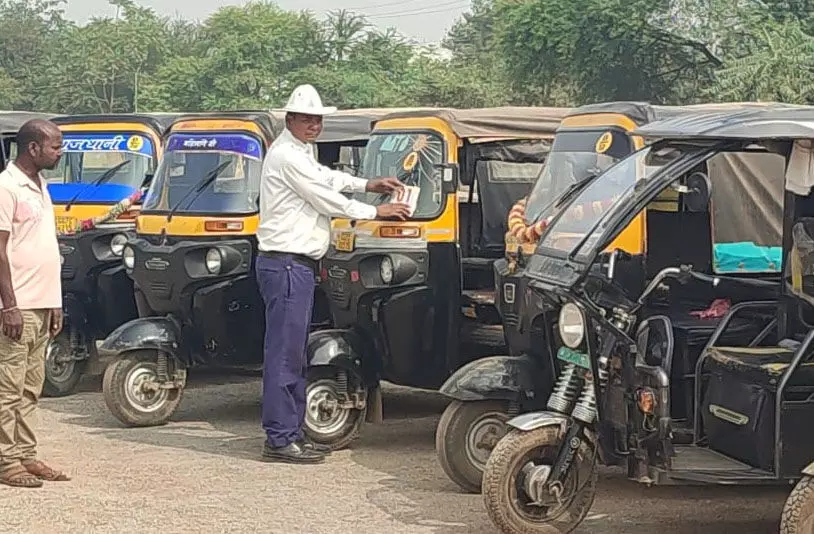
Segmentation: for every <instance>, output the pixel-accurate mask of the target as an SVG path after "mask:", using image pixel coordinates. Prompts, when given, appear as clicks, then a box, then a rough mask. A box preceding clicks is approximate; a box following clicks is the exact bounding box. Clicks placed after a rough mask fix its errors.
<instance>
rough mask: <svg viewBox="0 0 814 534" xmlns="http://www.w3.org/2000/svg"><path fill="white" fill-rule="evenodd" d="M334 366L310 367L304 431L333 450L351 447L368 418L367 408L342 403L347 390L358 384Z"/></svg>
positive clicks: (310, 437)
mask: <svg viewBox="0 0 814 534" xmlns="http://www.w3.org/2000/svg"><path fill="white" fill-rule="evenodd" d="M341 373H348V372H347V371H343V370H341V369H337V368H333V367H314V368H311V369H309V370H308V383H307V386H306V390H305V425H304V428H303V430H304V432H305V434H306V435H307V436H308V438H309V439H311V440H312V441H314V442H316V443H319V444H321V445H326V446H328V447H330V448H331V449H332V450H339V449H343V448H345V447H347V446H348V445H350V443H351V442H352V441H353V440H355V439H356V438H357V437H358V435H359V429H360V428H361V427H362V423H364V421H365V412H366V408H364V409H361V410H360V409H357V408H349V407H343V406H340V404H341V403H342V402H343V397H344V395H343V390H345V389H347V388H348V387H352V388H353V387H355V386H353V385H351V384H352V382H349V381H348V379H347V374H345V376H344V377H342V376H341Z"/></svg>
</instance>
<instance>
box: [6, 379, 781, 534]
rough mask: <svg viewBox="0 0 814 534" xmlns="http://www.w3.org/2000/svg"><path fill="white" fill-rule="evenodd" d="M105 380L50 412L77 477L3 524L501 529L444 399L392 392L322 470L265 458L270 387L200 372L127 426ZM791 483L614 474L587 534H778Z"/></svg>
mask: <svg viewBox="0 0 814 534" xmlns="http://www.w3.org/2000/svg"><path fill="white" fill-rule="evenodd" d="M99 382H100V381H99V380H89V381H88V382H87V384H85V385H84V387H83V390H82V392H80V393H78V394H76V395H74V396H72V397H68V398H64V399H46V400H44V401H43V403H42V407H43V409H42V410H41V412H40V414H41V415H40V428H41V431H40V439H41V441H42V455H43V457H44V459H46V460H48V461H50V462H52V463H54V464H55V465H57V466H58V467H60V468H64V469H66V470H68V471H69V472H70V473H71V474H72V475H73V477H74V480H73V481H72V482H69V483H63V484H50V485H48V486H46V487H45V488H44V489H41V490H16V489H10V488H3V487H0V518H1V520H0V532H3V533H5V532H8V533H48V534H58V533H62V532H65V533H79V532H82V533H84V532H94V533H106V532H115V533H129V532H139V533H153V532H162V533H185V532H241V533H242V532H264V533H275V534H276V533H279V534H284V533H285V534H288V533H308V534H322V533H325V534H343V533H348V534H351V533H352V534H360V533H368V532H369V533H376V534H379V533H382V532H386V533H388V534H396V533H411V534H424V533H427V534H429V533H434V534H436V533H444V534H487V533H489V534H494V533H495V530H494V529H493V528H492V526H491V524H490V522H489V519H488V517H487V516H486V514H485V512H484V508H483V504H482V502H481V497H480V496H478V495H466V494H462V493H460V491H459V490H458V489H457V486H455V485H454V484H453V483H451V482H450V481H449V480H448V479H447V478H446V476H445V475H444V473H443V471H442V470H441V468H440V467H439V466H438V464H437V462H436V459H435V452H434V432H435V426H436V424H437V422H438V418H439V416H440V413H441V412H442V411H443V408H444V404H445V403H444V400H443V399H442V398H440V397H439V396H437V395H434V394H430V393H426V392H416V391H411V390H406V389H401V388H388V389H387V390H386V391H385V397H384V399H385V424H383V425H380V426H367V427H365V428H364V429H363V433H362V437H361V438H360V439H359V440H358V441H356V442H355V443H354V445H353V446H352V448H351V449H350V450H346V451H341V452H338V453H334V455H333V456H331V457H330V458H329V459H328V461H327V462H326V463H325V464H323V465H318V466H287V465H280V464H266V463H262V462H259V461H258V457H259V453H260V449H261V447H262V443H263V437H262V433H261V429H260V426H259V416H260V402H259V394H260V382H259V380H257V379H255V378H247V377H241V378H230V379H228V380H227V379H218V378H217V377H211V376H210V377H203V378H201V377H197V378H195V379H194V380H193V381H192V383H191V384H190V387H189V389H188V390H187V391H186V393H185V397H184V400H183V402H182V405H181V408H180V409H179V411H178V413H177V414H176V416H175V418H174V422H172V423H171V424H169V425H167V426H164V427H160V428H146V429H124V428H121V426H120V425H119V424H118V422H117V421H116V420H115V419H114V418H113V416H112V415H110V413H109V412H108V411H107V408H106V407H105V405H104V401H103V399H102V395H101V393H99V392H98V390H99V387H100V386H99ZM788 491H789V488H720V487H715V488H708V487H700V488H699V487H693V488H686V487H685V488H675V487H673V488H645V487H642V486H639V485H636V484H634V483H632V482H628V481H627V480H625V479H624V477H623V476H622V475H621V474H620V473H619V472H616V471H611V470H603V472H602V476H601V480H600V484H599V494H598V496H597V499H596V502H595V504H594V507H593V509H592V510H591V514H590V515H589V518H588V520H587V521H586V522H585V523H584V525H583V527H582V528H581V529H580V530H579V533H580V534H610V533H624V534H653V533H658V534H728V533H733V534H772V533H777V531H778V528H777V524H778V522H779V517H780V510H781V508H782V505H783V501H784V500H785V498H786V496H787V494H788Z"/></svg>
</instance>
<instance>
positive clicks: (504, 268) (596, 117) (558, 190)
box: [436, 102, 757, 493]
mask: <svg viewBox="0 0 814 534" xmlns="http://www.w3.org/2000/svg"><path fill="white" fill-rule="evenodd" d="M751 105H752V104H750V103H737V104H702V105H694V106H682V107H676V106H653V105H650V104H647V103H642V102H608V103H603V104H591V105H587V106H582V107H579V108H576V109H574V110H572V111H571V112H570V113H569V114H568V115H567V116H566V117H565V118H564V119H563V121H562V124H561V125H560V127H559V128H558V129H557V133H556V135H555V137H554V144H553V145H552V147H551V153H550V155H549V158H548V162H547V163H546V166H545V169H544V171H543V173H542V174H541V175H540V176H539V177H538V179H537V181H536V183H535V185H534V187H533V189H532V191H531V192H530V194H529V195H528V196H527V197H524V198H523V199H521V200H520V201H518V202H517V203H516V204H515V205H514V207H513V208H512V210H511V211H510V213H509V220H508V226H509V229H508V232H507V234H506V255H505V257H504V258H501V259H499V260H498V261H496V262H495V264H494V277H495V295H496V303H497V306H498V310H499V311H500V316H501V320H502V323H503V328H504V332H505V333H506V339H507V344H508V349H509V350H508V354H505V355H498V356H491V357H487V358H482V359H479V360H476V361H473V362H471V363H470V364H468V365H466V366H464V367H462V368H461V369H459V370H458V371H457V372H455V373H454V374H453V375H452V376H451V377H450V378H449V380H447V381H446V382H445V383H444V385H443V386H442V387H441V393H443V394H444V395H445V396H447V397H449V398H450V399H451V400H452V402H451V403H450V404H449V405H448V407H447V409H446V410H445V412H444V414H443V416H442V417H441V419H440V421H439V423H438V428H437V431H436V453H437V455H438V460H439V463H440V464H441V466H442V468H443V469H444V472H445V473H446V474H447V476H449V478H450V479H451V480H452V481H454V482H455V483H456V484H458V485H459V486H460V487H461V488H462V489H464V490H466V491H468V492H472V493H477V492H480V489H481V479H482V476H483V468H484V466H485V465H486V460H487V459H488V458H489V454H490V453H491V450H492V448H494V446H495V444H497V442H498V440H499V439H500V438H501V437H502V436H503V434H504V433H505V432H506V426H505V425H506V421H508V420H509V419H510V418H511V417H512V416H514V415H517V414H519V413H523V412H526V411H531V410H535V409H541V408H544V403H545V401H546V399H547V398H548V395H549V394H550V393H551V388H552V387H553V385H554V373H553V369H554V367H555V366H554V365H552V361H551V359H550V357H549V354H548V350H547V342H546V339H545V331H544V328H543V325H544V311H545V310H544V306H543V302H542V300H541V298H540V297H539V296H538V295H537V294H536V293H534V292H530V291H529V288H528V286H527V279H526V278H524V277H523V270H524V268H525V265H526V261H527V259H528V257H529V256H531V255H532V254H533V252H534V249H535V247H536V245H537V242H538V240H539V237H540V235H541V234H542V233H543V232H544V230H545V227H546V225H547V222H548V221H549V220H551V218H552V217H553V216H554V215H555V214H556V212H557V209H558V207H560V206H561V205H563V204H564V203H566V202H567V200H568V198H569V197H570V196H572V195H575V194H577V193H578V192H579V191H580V188H581V187H584V186H586V185H588V184H589V183H590V180H591V179H593V178H594V177H596V176H597V175H599V174H601V173H602V172H603V171H605V170H606V169H608V168H610V167H611V166H613V165H614V164H616V163H617V162H618V161H620V160H621V159H624V158H625V157H627V156H629V155H630V154H632V153H633V152H635V151H637V150H639V149H641V148H642V147H643V146H644V145H645V140H644V139H643V138H642V137H640V136H637V135H634V134H633V133H632V132H633V131H634V130H635V129H636V128H638V127H639V126H642V125H645V124H648V123H651V122H654V121H659V120H664V119H667V118H671V117H677V116H680V115H682V114H690V113H698V112H711V111H716V110H719V111H723V110H732V109H740V108H744V107H749V106H751ZM756 105H757V104H756ZM675 198H676V193H675V192H674V191H666V192H664V193H663V194H662V196H661V197H660V200H661V201H662V204H661V207H665V206H666V207H668V208H669V206H670V205H671V203H674V202H675ZM607 200H610V199H607ZM595 204H596V203H592V204H591V205H584V206H582V212H583V217H584V214H585V213H590V212H592V211H593V210H595V209H597V206H596V205H595ZM654 207H656V208H658V207H659V206H657V205H654ZM599 208H601V206H599ZM645 221H646V219H645V215H644V214H643V213H642V214H640V215H639V216H637V217H636V218H635V219H634V220H633V221H631V223H630V224H629V225H628V227H627V228H626V229H625V231H624V232H622V233H621V234H620V235H619V237H618V239H617V240H616V241H615V242H614V243H612V244H611V248H619V249H621V250H624V251H626V252H628V253H630V254H642V253H643V252H645V250H646V224H645ZM711 333H712V331H711V330H710V331H709V334H711ZM678 342H679V343H680V344H682V346H684V344H686V345H687V350H693V351H695V352H700V350H701V348H702V347H703V342H704V339H702V338H698V339H695V338H693V339H688V338H686V336H682V335H679V338H678ZM675 394H676V395H685V396H687V395H689V396H691V394H690V393H689V392H688V391H687V392H684V391H681V390H679V389H676V391H675Z"/></svg>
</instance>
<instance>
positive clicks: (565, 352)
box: [557, 347, 591, 369]
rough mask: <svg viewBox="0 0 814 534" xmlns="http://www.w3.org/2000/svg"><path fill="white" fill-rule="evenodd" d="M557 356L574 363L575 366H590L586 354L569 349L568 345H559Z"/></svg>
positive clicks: (587, 367)
mask: <svg viewBox="0 0 814 534" xmlns="http://www.w3.org/2000/svg"><path fill="white" fill-rule="evenodd" d="M557 358H558V359H560V360H562V361H564V362H568V363H571V364H574V365H576V366H577V367H582V368H584V369H590V368H591V360H590V358H588V355H587V354H585V353H583V352H577V351H575V350H571V349H569V348H568V347H560V350H558V351H557Z"/></svg>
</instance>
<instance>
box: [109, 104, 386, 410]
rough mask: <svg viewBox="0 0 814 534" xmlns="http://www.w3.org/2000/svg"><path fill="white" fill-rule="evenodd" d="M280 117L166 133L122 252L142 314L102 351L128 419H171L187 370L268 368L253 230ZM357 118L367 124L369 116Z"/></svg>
mask: <svg viewBox="0 0 814 534" xmlns="http://www.w3.org/2000/svg"><path fill="white" fill-rule="evenodd" d="M284 119H285V115H284V114H283V113H280V112H276V111H275V112H232V113H215V114H205V115H187V116H183V117H180V118H179V119H177V120H176V121H175V122H174V123H173V125H172V126H171V127H170V129H169V131H168V132H167V135H166V136H165V138H166V140H165V146H166V149H165V155H164V158H163V159H162V163H161V165H160V166H159V169H158V171H157V173H156V176H155V178H154V180H153V182H152V184H151V186H150V189H149V192H148V194H147V196H146V197H145V200H144V204H143V207H142V210H141V213H140V214H139V217H138V220H137V226H136V236H135V237H134V238H133V239H131V240H130V241H129V242H128V243H127V245H126V246H125V248H124V253H123V263H124V265H125V268H126V269H127V272H128V273H129V274H130V276H131V277H132V278H133V280H134V283H135V285H136V289H137V295H138V296H139V297H138V298H137V301H138V303H139V315H140V317H139V318H138V319H135V320H133V321H130V322H129V323H127V324H124V325H123V326H121V327H120V328H118V329H116V330H115V331H114V332H112V333H111V334H110V335H109V336H108V337H107V338H106V339H105V340H104V342H103V343H102V344H101V346H100V347H99V353H100V354H102V355H104V356H105V357H106V358H111V359H112V361H111V362H110V364H109V365H108V367H107V369H106V371H105V376H104V380H103V392H104V396H105V402H106V403H107V406H108V408H109V409H110V410H111V412H112V413H113V414H114V415H115V416H116V418H118V419H119V420H120V421H121V422H123V423H124V424H126V425H129V426H152V425H160V424H163V423H166V422H167V420H168V419H169V418H170V417H171V416H172V414H173V413H174V411H175V409H176V408H177V407H178V405H179V403H180V401H181V395H182V393H183V390H184V387H185V385H186V377H187V370H188V369H191V368H195V367H201V366H209V367H215V368H221V369H228V368H231V369H238V368H239V369H248V370H256V371H259V370H260V369H261V368H262V363H263V337H264V333H265V322H264V320H263V317H264V306H263V303H262V298H261V296H260V293H259V291H258V290H257V284H256V281H255V275H254V257H255V254H256V250H257V241H256V238H255V233H256V230H257V224H258V202H259V192H260V178H261V172H262V161H263V158H264V157H265V154H266V152H267V150H268V148H269V146H270V145H271V143H272V142H273V140H274V139H275V138H276V137H277V135H279V134H280V133H281V132H282V131H283V128H285V124H284ZM331 124H332V122H331V121H330V120H326V122H325V130H324V131H325V134H326V139H327V140H326V141H325V142H324V144H323V145H322V146H321V147H320V146H317V152H319V151H320V150H321V151H322V153H321V155H320V154H318V156H319V159H320V161H322V162H323V163H324V164H328V165H331V164H333V163H335V157H336V154H339V153H340V152H342V150H341V147H339V145H342V141H341V140H340V139H339V138H338V137H331ZM357 124H359V125H361V127H362V129H365V131H367V132H368V133H369V132H370V128H371V121H370V120H367V119H366V120H362V121H358V122H357ZM365 124H366V126H364V125H365ZM359 143H360V140H359V139H358V138H356V137H354V139H352V140H349V141H347V144H348V146H350V147H353V146H358V145H359ZM333 146H337V147H339V148H340V149H339V150H337V151H334V150H333ZM331 154H335V155H333V156H332V155H331ZM320 300H323V301H324V298H322V299H320V298H319V295H317V297H316V298H315V301H316V304H315V311H314V313H315V318H314V323H315V326H322V325H323V324H324V323H325V322H326V320H325V319H324V318H323V317H320V315H319V314H320V312H323V313H327V306H326V305H324V304H323V305H320V304H319V302H320Z"/></svg>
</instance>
